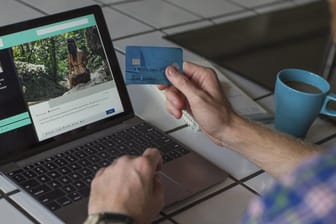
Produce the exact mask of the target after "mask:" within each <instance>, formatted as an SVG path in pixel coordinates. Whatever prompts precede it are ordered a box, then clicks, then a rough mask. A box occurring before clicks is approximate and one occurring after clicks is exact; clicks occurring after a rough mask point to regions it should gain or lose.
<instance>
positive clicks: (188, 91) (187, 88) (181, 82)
mask: <svg viewBox="0 0 336 224" xmlns="http://www.w3.org/2000/svg"><path fill="white" fill-rule="evenodd" d="M166 76H167V79H168V80H169V81H170V82H171V83H172V85H173V86H175V88H177V89H178V90H179V91H180V92H182V93H183V95H185V96H186V97H187V98H188V99H190V98H191V97H192V96H194V95H195V94H196V93H197V92H198V88H197V87H196V86H195V84H194V83H193V82H192V81H191V80H190V79H189V78H188V77H187V76H185V75H183V74H182V73H180V72H179V71H178V70H177V69H176V68H175V67H174V66H168V67H167V69H166Z"/></svg>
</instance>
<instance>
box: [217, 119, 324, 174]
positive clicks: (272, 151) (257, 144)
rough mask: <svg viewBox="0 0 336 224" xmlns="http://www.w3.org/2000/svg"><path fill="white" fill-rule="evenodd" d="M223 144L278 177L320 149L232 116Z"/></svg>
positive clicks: (225, 130) (224, 132) (225, 131)
mask: <svg viewBox="0 0 336 224" xmlns="http://www.w3.org/2000/svg"><path fill="white" fill-rule="evenodd" d="M221 143H222V145H223V146H224V147H227V148H230V149H233V150H234V151H236V152H238V153H240V154H242V155H243V156H244V157H246V158H247V159H249V160H250V161H252V162H254V163H255V164H256V165H258V166H259V167H260V168H262V169H263V170H265V171H266V172H268V173H269V174H271V175H272V176H274V177H277V178H279V177H281V176H283V175H285V174H287V173H289V172H291V171H292V170H294V169H295V168H296V167H297V166H298V165H299V164H300V163H301V162H302V161H303V160H304V159H306V158H307V157H309V156H312V155H314V154H316V153H318V148H317V147H316V146H314V145H312V144H308V143H305V142H303V141H302V140H299V139H294V138H292V137H289V136H287V135H285V134H280V133H278V132H275V131H272V130H270V129H268V128H266V127H264V126H261V125H259V124H256V123H254V122H251V121H248V120H245V119H243V118H241V117H239V116H233V117H232V120H231V123H230V125H228V126H227V127H226V128H225V129H224V131H223V135H222V139H221Z"/></svg>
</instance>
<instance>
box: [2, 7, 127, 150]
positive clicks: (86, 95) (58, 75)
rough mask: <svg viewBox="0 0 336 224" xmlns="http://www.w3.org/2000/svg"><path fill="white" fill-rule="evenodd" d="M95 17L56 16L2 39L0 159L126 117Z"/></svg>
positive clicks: (101, 29) (93, 10) (116, 71)
mask: <svg viewBox="0 0 336 224" xmlns="http://www.w3.org/2000/svg"><path fill="white" fill-rule="evenodd" d="M85 11H89V12H87V14H86V13H85ZM97 12H99V13H100V14H101V11H100V10H98V11H97V7H93V8H90V7H89V8H87V9H86V10H77V11H74V13H73V14H71V13H66V14H63V15H62V14H59V15H54V16H51V17H49V20H48V18H45V20H41V19H40V20H36V23H34V22H32V21H30V22H27V24H26V25H25V24H24V23H23V24H20V25H18V26H17V27H26V29H20V28H19V29H18V31H16V32H15V31H14V32H11V33H8V34H5V35H1V36H0V149H1V151H0V156H1V155H5V154H12V153H16V152H17V151H18V150H28V149H30V148H33V146H36V145H39V144H40V143H41V142H42V143H43V142H48V140H49V141H50V140H51V141H53V140H54V139H55V138H56V137H57V136H62V135H64V134H67V133H69V134H71V133H73V132H74V130H81V128H83V127H88V125H92V124H95V123H97V122H99V121H102V120H109V119H111V118H113V117H117V116H118V115H121V114H124V113H125V110H129V108H128V106H129V105H128V104H127V102H126V103H124V102H123V97H124V96H121V95H122V94H125V90H124V89H120V86H121V87H122V86H123V84H122V83H121V81H122V78H121V80H120V76H121V75H120V74H121V73H120V69H119V66H118V63H116V57H115V54H114V52H112V51H113V47H112V44H111V43H108V42H111V41H110V38H109V36H107V37H106V35H107V33H108V32H107V30H106V25H105V23H104V22H102V21H100V22H98V21H97V18H98V20H101V19H102V18H101V15H100V17H99V16H98V17H97V15H95V14H94V13H97ZM76 14H78V16H75V15H76ZM45 21H52V22H50V23H46V22H45ZM39 23H40V24H42V25H39ZM98 23H100V24H98ZM30 24H34V26H32V25H30ZM11 28H12V29H14V30H15V26H14V28H13V27H11ZM0 30H1V29H0ZM104 39H105V40H104ZM106 39H107V40H106ZM106 43H108V44H106ZM106 48H109V49H106ZM111 54H112V55H111ZM112 63H113V64H112ZM112 67H117V68H114V69H112ZM123 91H124V93H123ZM126 95H127V94H126ZM126 98H127V97H126Z"/></svg>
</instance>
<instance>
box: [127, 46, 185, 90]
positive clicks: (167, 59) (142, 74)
mask: <svg viewBox="0 0 336 224" xmlns="http://www.w3.org/2000/svg"><path fill="white" fill-rule="evenodd" d="M182 62H183V53H182V49H181V48H175V47H150V46H127V47H126V84H170V82H169V80H168V79H167V78H166V76H165V69H166V67H167V66H169V65H173V66H175V67H176V68H178V70H179V71H180V72H182Z"/></svg>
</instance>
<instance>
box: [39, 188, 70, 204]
mask: <svg viewBox="0 0 336 224" xmlns="http://www.w3.org/2000/svg"><path fill="white" fill-rule="evenodd" d="M63 196H64V192H63V191H61V190H60V189H57V190H54V191H50V192H48V193H46V194H42V195H40V196H39V197H37V199H38V200H39V201H41V202H42V203H49V202H51V201H54V200H56V199H57V198H61V197H63Z"/></svg>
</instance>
